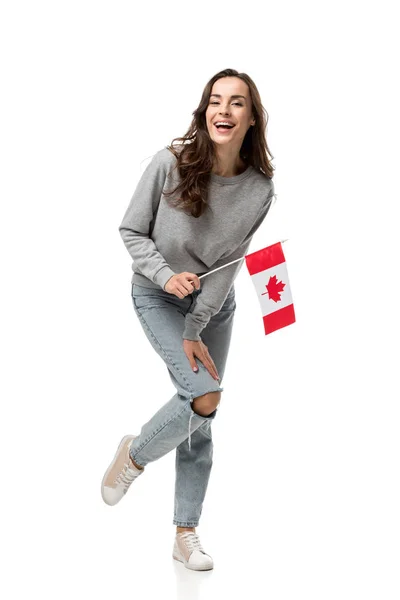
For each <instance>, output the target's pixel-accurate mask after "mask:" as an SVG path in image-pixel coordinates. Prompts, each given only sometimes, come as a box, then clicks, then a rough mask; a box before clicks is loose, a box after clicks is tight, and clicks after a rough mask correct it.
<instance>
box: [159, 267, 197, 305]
mask: <svg viewBox="0 0 400 600" xmlns="http://www.w3.org/2000/svg"><path fill="white" fill-rule="evenodd" d="M195 289H196V290H199V289H200V279H199V278H198V276H197V275H196V273H190V272H188V271H184V272H183V273H177V274H176V275H172V277H170V278H169V279H168V281H167V283H166V284H165V286H164V290H165V291H166V292H168V293H169V294H175V296H178V298H181V299H182V298H185V296H187V295H188V294H191V293H192V292H193V290H195Z"/></svg>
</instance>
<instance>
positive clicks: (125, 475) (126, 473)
mask: <svg viewBox="0 0 400 600" xmlns="http://www.w3.org/2000/svg"><path fill="white" fill-rule="evenodd" d="M138 475H139V473H137V472H136V471H134V470H133V469H131V468H130V466H129V464H128V463H124V468H123V469H122V471H121V473H119V474H118V475H117V477H116V479H115V482H114V483H118V484H120V483H122V485H123V486H124V490H125V491H126V490H127V489H128V487H129V486H130V485H131V483H132V481H133V480H134V479H135V477H137V476H138Z"/></svg>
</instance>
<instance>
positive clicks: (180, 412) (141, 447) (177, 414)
mask: <svg viewBox="0 0 400 600" xmlns="http://www.w3.org/2000/svg"><path fill="white" fill-rule="evenodd" d="M186 406H187V404H186V403H185V405H184V407H183V408H182V410H180V411H179V412H176V413H174V414H173V415H172V416H171V417H170V418H169V419H168V420H167V421H165V423H163V424H162V425H161V426H160V427H159V428H158V429H156V430H155V431H153V433H152V434H151V435H150V436H149V437H148V438H147V440H145V441H144V442H143V444H142V445H141V446H139V448H137V449H136V451H135V455H134V456H133V455H131V456H132V458H133V460H135V461H136V458H135V457H136V456H137V455H138V454H139V452H141V451H142V450H143V448H144V447H145V446H147V444H148V443H149V442H150V441H151V440H152V439H153V438H154V437H155V436H156V435H157V434H158V433H160V431H161V430H162V429H164V427H166V426H167V425H168V424H169V423H171V421H173V420H174V419H176V417H179V416H180V415H181V414H182V413H183V412H184V411H185V410H186Z"/></svg>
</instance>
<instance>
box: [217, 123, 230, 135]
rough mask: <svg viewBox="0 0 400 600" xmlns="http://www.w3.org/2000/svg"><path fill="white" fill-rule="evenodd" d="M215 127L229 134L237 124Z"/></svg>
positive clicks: (220, 131) (219, 131)
mask: <svg viewBox="0 0 400 600" xmlns="http://www.w3.org/2000/svg"><path fill="white" fill-rule="evenodd" d="M214 127H215V128H216V130H217V131H218V133H222V134H227V133H229V131H231V129H233V128H234V127H235V125H231V126H229V125H215V124H214Z"/></svg>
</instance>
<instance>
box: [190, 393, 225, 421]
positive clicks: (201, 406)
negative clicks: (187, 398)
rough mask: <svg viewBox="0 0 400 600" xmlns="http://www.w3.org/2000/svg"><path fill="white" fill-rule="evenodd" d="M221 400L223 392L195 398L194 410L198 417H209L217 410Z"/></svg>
mask: <svg viewBox="0 0 400 600" xmlns="http://www.w3.org/2000/svg"><path fill="white" fill-rule="evenodd" d="M220 400H221V392H207V394H203V395H202V396H198V397H197V398H193V402H192V408H193V410H194V412H195V413H197V414H198V415H201V416H202V417H208V415H210V414H211V413H213V412H214V410H215V409H216V408H217V406H218V404H219V402H220Z"/></svg>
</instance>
